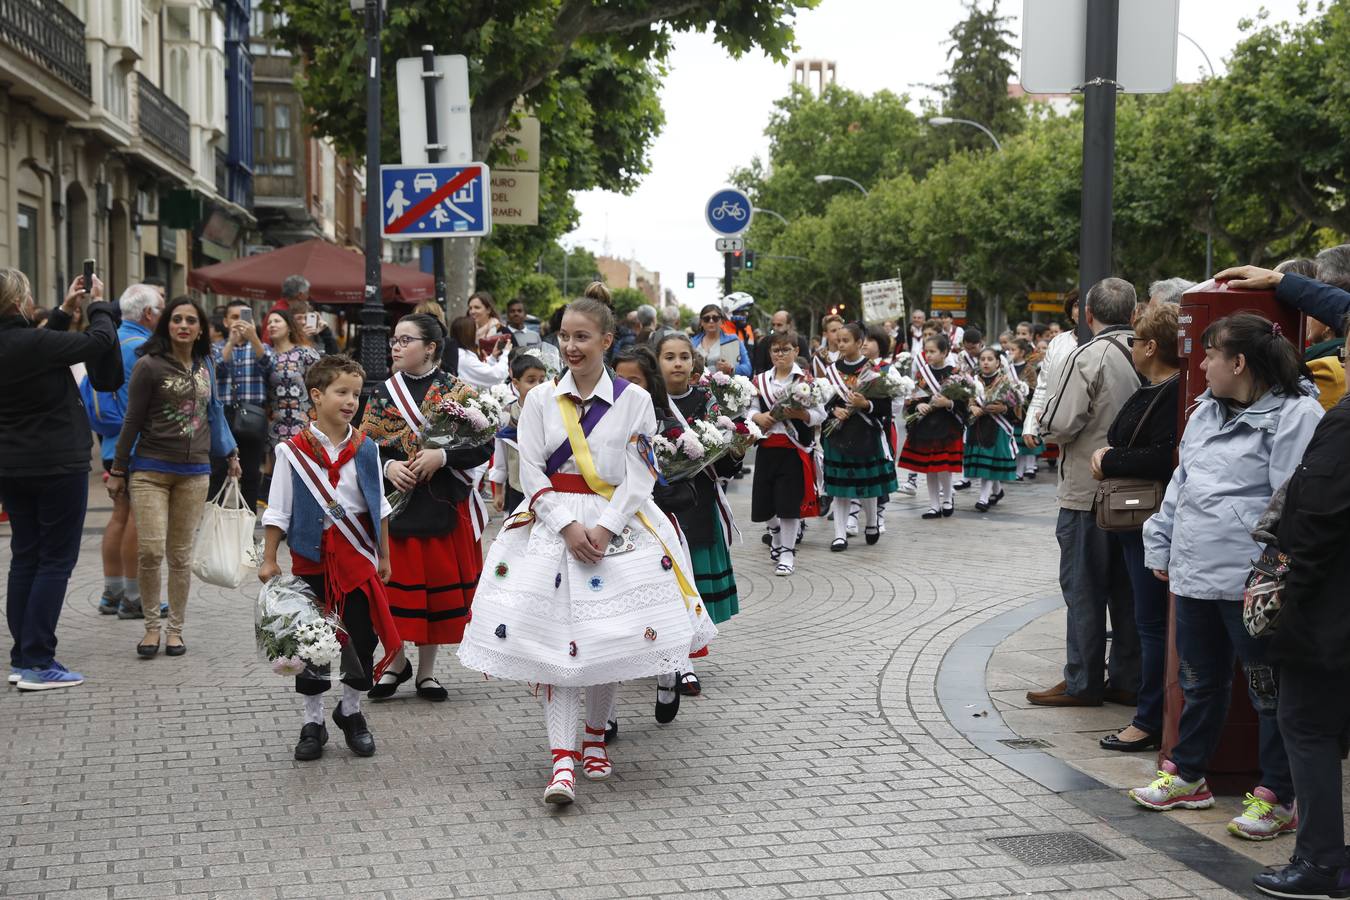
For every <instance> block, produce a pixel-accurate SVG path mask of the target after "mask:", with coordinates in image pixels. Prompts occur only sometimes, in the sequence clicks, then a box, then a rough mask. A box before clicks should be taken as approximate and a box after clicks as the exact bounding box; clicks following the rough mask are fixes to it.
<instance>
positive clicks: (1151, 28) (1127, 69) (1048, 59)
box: [1022, 0, 1181, 94]
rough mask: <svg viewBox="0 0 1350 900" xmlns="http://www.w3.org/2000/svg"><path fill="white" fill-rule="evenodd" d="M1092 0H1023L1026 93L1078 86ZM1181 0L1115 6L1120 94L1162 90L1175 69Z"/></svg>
mask: <svg viewBox="0 0 1350 900" xmlns="http://www.w3.org/2000/svg"><path fill="white" fill-rule="evenodd" d="M1089 2H1092V0H1023V4H1022V87H1023V88H1024V89H1025V90H1026V91H1027V93H1029V94H1067V93H1069V92H1070V91H1077V90H1081V89H1082V86H1083V81H1084V77H1083V73H1084V61H1085V60H1086V58H1087V10H1088V3H1089ZM1180 6H1181V0H1130V2H1128V3H1121V4H1120V18H1119V27H1118V29H1117V32H1116V82H1117V84H1118V85H1119V90H1120V91H1121V93H1125V94H1165V93H1167V92H1168V91H1170V90H1171V89H1172V85H1173V84H1174V83H1175V81H1176V71H1177V23H1178V16H1179V14H1180Z"/></svg>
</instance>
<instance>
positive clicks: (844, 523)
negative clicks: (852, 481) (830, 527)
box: [793, 500, 848, 541]
mask: <svg viewBox="0 0 1350 900" xmlns="http://www.w3.org/2000/svg"><path fill="white" fill-rule="evenodd" d="M834 508H835V509H837V510H838V511H839V514H838V515H836V516H835V517H834V537H835V539H836V540H845V541H846V540H848V516H846V515H844V509H845V507H844V506H843V505H842V504H841V503H840V502H839V501H838V500H836V501H835V504H834ZM793 537H794V538H795V537H796V535H795V534H794V535H793Z"/></svg>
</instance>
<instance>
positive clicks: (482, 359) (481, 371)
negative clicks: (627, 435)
mask: <svg viewBox="0 0 1350 900" xmlns="http://www.w3.org/2000/svg"><path fill="white" fill-rule="evenodd" d="M473 321H474V320H473V318H472V317H471V316H460V317H459V318H458V319H455V320H454V321H453V322H451V323H450V337H452V338H454V341H455V343H456V344H458V345H459V366H458V370H459V371H458V372H457V373H456V374H458V375H459V377H460V378H461V379H462V380H463V381H467V382H468V383H469V384H471V385H473V386H474V387H475V388H476V389H478V390H483V389H484V388H490V387H494V386H496V385H499V384H502V383H504V382H505V381H506V377H507V376H508V375H509V374H510V373H511V363H510V361H509V360H508V359H507V357H506V348H507V347H509V346H511V340H510V336H509V335H503V336H502V337H503V340H501V341H498V342H497V343H496V346H495V348H494V349H493V351H492V353H491V354H485V353H483V351H482V350H480V349H479V346H478V339H477V338H476V337H475V336H474V335H475V331H474V324H473Z"/></svg>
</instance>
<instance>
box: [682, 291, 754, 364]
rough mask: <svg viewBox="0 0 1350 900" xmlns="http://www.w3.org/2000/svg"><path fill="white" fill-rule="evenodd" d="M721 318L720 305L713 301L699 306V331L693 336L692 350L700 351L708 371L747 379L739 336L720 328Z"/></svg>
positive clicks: (744, 352)
mask: <svg viewBox="0 0 1350 900" xmlns="http://www.w3.org/2000/svg"><path fill="white" fill-rule="evenodd" d="M725 319H726V316H724V315H723V314H722V307H720V306H718V305H717V304H716V303H709V304H708V305H707V306H705V307H703V309H702V311H700V312H699V314H698V322H699V326H700V328H701V329H702V330H701V331H700V332H699V333H698V334H696V335H695V336H694V349H695V350H697V351H698V352H699V353H701V354H703V362H704V365H706V366H707V367H708V369H709V370H710V371H716V372H724V373H726V374H727V375H744V376H745V377H746V378H749V377H750V353H749V351H747V350H746V349H745V344H744V343H742V342H741V339H740V338H738V337H736V335H734V334H729V333H727V332H726V331H724V330H723V328H722V322H723V321H725Z"/></svg>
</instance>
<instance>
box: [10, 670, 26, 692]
mask: <svg viewBox="0 0 1350 900" xmlns="http://www.w3.org/2000/svg"><path fill="white" fill-rule="evenodd" d="M21 678H23V669H20V668H18V667H17V666H10V667H9V686H10V687H13V686H14V685H16V684H18V683H19V679H21Z"/></svg>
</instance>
